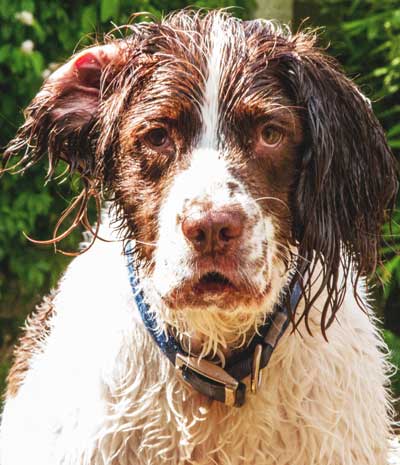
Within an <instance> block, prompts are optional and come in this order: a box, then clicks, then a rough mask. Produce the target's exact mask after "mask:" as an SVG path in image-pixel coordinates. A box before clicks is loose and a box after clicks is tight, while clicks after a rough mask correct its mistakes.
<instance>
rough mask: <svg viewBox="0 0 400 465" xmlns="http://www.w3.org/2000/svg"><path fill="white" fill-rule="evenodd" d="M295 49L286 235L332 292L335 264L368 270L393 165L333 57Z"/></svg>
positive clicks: (391, 189)
mask: <svg viewBox="0 0 400 465" xmlns="http://www.w3.org/2000/svg"><path fill="white" fill-rule="evenodd" d="M301 48H302V50H299V51H298V53H294V54H293V55H292V57H291V58H289V60H287V56H286V57H285V58H284V60H285V61H286V64H288V69H287V73H286V76H287V77H288V81H289V88H290V91H291V93H292V94H293V95H292V96H293V99H294V100H295V104H296V105H297V106H298V107H299V108H300V111H301V112H302V116H303V121H304V128H305V142H304V147H303V153H302V157H301V158H300V159H299V167H298V168H299V171H298V181H297V187H296V189H295V192H294V197H293V204H294V212H295V221H294V228H295V231H294V233H295V238H296V241H297V243H298V244H299V249H300V250H299V255H302V256H304V257H306V258H307V259H312V258H313V259H315V258H317V259H320V261H321V262H322V265H323V271H324V278H325V279H324V280H323V281H324V282H323V285H326V286H327V287H328V291H329V292H330V291H332V295H333V294H335V295H336V296H337V295H338V293H339V291H340V289H339V288H340V287H341V286H342V284H343V282H341V279H342V278H340V277H339V274H340V273H339V269H340V267H342V268H344V272H345V274H346V273H347V272H349V270H351V268H352V265H351V263H352V264H353V265H354V267H353V272H354V274H355V275H356V279H357V277H358V276H359V274H369V273H372V272H373V271H374V270H375V267H376V265H377V262H378V257H379V245H380V239H381V227H382V223H383V222H384V221H385V219H387V217H388V216H387V214H386V213H387V212H388V211H391V209H392V208H393V206H394V202H395V197H396V193H397V189H398V182H397V174H398V171H397V167H396V163H395V159H394V157H393V155H392V153H391V151H390V149H389V147H388V145H387V142H386V138H385V134H384V131H383V129H382V127H381V125H380V124H379V122H378V121H377V119H376V118H375V116H374V114H373V112H372V109H371V105H370V102H369V101H368V100H367V99H366V98H365V97H364V96H363V95H362V94H361V92H360V91H359V90H358V88H357V87H356V85H355V84H354V83H353V82H352V81H351V80H350V79H348V78H347V77H346V76H345V75H344V74H343V73H342V71H341V70H340V68H339V66H338V65H337V63H336V62H335V60H333V59H331V58H329V57H327V56H325V55H324V54H323V53H322V52H319V51H318V50H316V49H314V48H313V47H309V49H308V50H307V49H306V50H304V49H305V46H304V43H303V44H302V47H301ZM343 257H345V258H343ZM354 270H356V271H354ZM331 303H332V302H331ZM333 309H334V306H333ZM334 310H335V309H334Z"/></svg>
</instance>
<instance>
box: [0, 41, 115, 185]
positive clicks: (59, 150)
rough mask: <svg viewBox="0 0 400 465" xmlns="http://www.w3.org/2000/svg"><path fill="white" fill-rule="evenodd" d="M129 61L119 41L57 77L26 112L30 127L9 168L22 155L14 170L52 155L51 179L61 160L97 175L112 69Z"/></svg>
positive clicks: (81, 56)
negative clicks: (101, 116)
mask: <svg viewBox="0 0 400 465" xmlns="http://www.w3.org/2000/svg"><path fill="white" fill-rule="evenodd" d="M122 59H123V49H122V46H121V45H120V44H119V43H118V42H117V41H114V42H112V43H109V44H106V45H100V46H95V47H91V48H88V49H86V50H84V51H82V52H80V53H78V54H77V55H75V56H74V57H72V58H71V59H70V60H69V61H68V62H67V63H66V64H64V65H63V66H62V67H61V68H59V69H58V70H57V71H55V72H54V73H53V74H52V75H51V76H50V77H49V78H48V80H47V81H46V82H45V83H44V85H43V87H42V89H41V90H40V91H39V93H38V94H37V95H36V97H35V98H34V99H33V101H32V103H31V104H30V105H29V107H28V108H27V109H26V111H25V117H26V120H25V123H24V124H23V126H21V128H20V129H19V130H18V132H17V135H16V136H15V138H14V139H13V140H12V141H11V142H10V144H9V145H8V147H7V149H6V151H5V157H4V160H5V163H6V162H9V165H12V163H11V162H10V159H11V158H12V157H14V156H17V155H19V154H21V153H22V158H21V159H20V160H19V161H18V162H17V164H16V165H15V164H14V166H15V167H18V168H20V169H21V170H24V169H26V168H27V167H29V166H31V165H32V164H34V163H35V162H36V161H38V160H39V159H40V158H42V157H43V156H44V155H45V154H46V153H47V154H48V157H49V173H48V175H49V176H51V174H52V173H53V172H54V169H55V166H56V165H57V163H58V162H59V160H60V159H63V160H64V161H66V162H67V163H68V165H69V169H70V171H74V170H78V171H79V172H80V173H81V174H83V175H93V171H94V166H95V160H94V139H95V134H94V131H93V129H94V127H95V125H96V122H97V116H98V113H99V108H100V105H101V100H102V92H103V89H104V87H105V86H106V84H107V82H106V79H105V76H107V79H109V77H110V73H109V71H110V67H112V66H114V64H115V63H116V62H118V61H121V60H122Z"/></svg>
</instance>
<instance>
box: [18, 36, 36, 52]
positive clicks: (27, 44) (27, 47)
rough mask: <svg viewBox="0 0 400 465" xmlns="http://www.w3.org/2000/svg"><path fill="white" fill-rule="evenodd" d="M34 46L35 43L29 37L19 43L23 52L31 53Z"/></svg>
mask: <svg viewBox="0 0 400 465" xmlns="http://www.w3.org/2000/svg"><path fill="white" fill-rule="evenodd" d="M34 48H35V44H34V43H33V42H32V40H30V39H28V40H24V41H23V42H22V44H21V50H22V51H23V52H24V53H32V52H33V49H34Z"/></svg>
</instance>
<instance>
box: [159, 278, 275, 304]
mask: <svg viewBox="0 0 400 465" xmlns="http://www.w3.org/2000/svg"><path fill="white" fill-rule="evenodd" d="M269 288H270V286H269V284H268V283H265V286H263V287H262V288H261V289H260V288H259V287H258V286H256V285H255V284H253V283H252V282H251V281H246V282H244V281H240V280H237V279H233V278H231V277H227V276H225V275H223V274H221V273H219V272H215V271H212V272H208V273H205V274H203V275H202V276H200V277H199V278H193V279H188V280H185V281H184V282H183V283H181V284H180V285H179V286H177V287H175V288H174V289H173V290H172V291H171V292H169V293H168V295H166V296H164V302H165V303H166V304H167V306H168V307H169V308H170V309H171V310H184V309H185V308H198V309H201V308H210V307H213V308H216V309H218V310H226V311H229V310H233V309H236V308H238V307H241V306H251V307H252V306H258V305H259V304H260V303H261V302H262V301H263V300H264V299H265V296H266V295H267V294H268V292H269Z"/></svg>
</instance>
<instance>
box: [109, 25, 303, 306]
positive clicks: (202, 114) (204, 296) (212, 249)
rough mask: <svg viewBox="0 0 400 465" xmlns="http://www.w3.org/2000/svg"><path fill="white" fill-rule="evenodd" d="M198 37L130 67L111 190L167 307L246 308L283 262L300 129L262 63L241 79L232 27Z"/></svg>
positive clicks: (245, 46)
mask: <svg viewBox="0 0 400 465" xmlns="http://www.w3.org/2000/svg"><path fill="white" fill-rule="evenodd" d="M200 24H201V23H200ZM202 26H203V29H200V30H199V31H198V34H200V35H201V39H200V37H199V36H196V35H195V33H194V32H191V34H190V35H189V36H188V37H185V36H184V35H179V34H178V35H177V36H176V37H175V36H172V37H168V39H169V40H168V41H166V43H165V44H164V43H161V44H160V45H158V43H157V42H156V44H155V46H154V48H155V50H154V51H153V53H151V54H147V53H143V54H142V55H141V56H139V57H138V60H140V62H141V66H142V67H143V68H142V70H141V71H137V72H139V73H143V74H146V75H147V76H143V77H140V78H139V79H140V82H141V88H140V91H139V92H137V94H136V95H134V96H133V98H132V100H131V101H130V105H129V109H128V111H127V112H126V113H125V114H124V115H123V119H122V121H121V128H120V136H119V141H120V143H119V147H118V151H117V153H115V152H114V153H113V162H112V167H111V169H110V171H111V172H112V173H113V175H112V177H113V179H112V180H111V182H112V183H113V191H114V192H115V194H116V198H117V199H118V202H120V204H121V206H122V209H123V211H124V215H125V217H126V220H127V224H128V227H129V230H130V231H134V237H135V238H136V240H137V242H136V247H137V250H138V251H139V254H140V258H141V261H142V264H144V265H145V268H146V269H145V273H147V275H149V276H150V277H151V280H152V284H153V286H154V288H155V289H156V291H157V293H158V294H159V295H160V296H161V298H162V300H163V302H164V303H165V304H166V305H167V306H168V307H169V308H173V309H187V308H188V307H195V308H199V307H201V308H204V307H210V306H213V307H214V306H216V307H218V308H220V309H232V308H236V307H238V306H239V305H246V306H248V305H253V304H254V305H256V306H258V304H260V303H261V302H263V301H264V300H265V297H266V295H267V294H268V293H269V292H270V291H271V287H274V289H275V288H276V284H275V286H272V285H271V281H272V280H273V278H276V279H277V278H279V277H281V278H282V276H283V274H284V272H285V265H287V264H288V261H289V256H288V251H289V249H288V247H289V244H290V241H291V231H292V217H291V213H290V207H289V204H290V192H291V189H292V187H293V180H294V179H295V175H296V164H297V162H298V159H299V156H300V147H301V142H302V124H301V121H300V115H299V113H297V110H296V108H295V107H294V105H293V102H292V101H291V99H290V97H289V95H288V92H286V91H285V89H284V87H283V83H282V82H280V79H279V77H278V76H276V66H274V64H272V65H271V69H269V68H268V67H265V68H264V69H261V70H260V71H258V72H255V73H252V72H248V71H246V70H249V69H254V68H256V67H257V65H258V60H259V57H258V55H259V52H260V51H259V47H262V44H257V43H254V41H253V42H252V39H251V36H249V35H248V34H247V31H246V28H242V27H241V23H237V22H231V21H226V20H224V19H223V18H219V17H216V18H215V20H214V21H209V22H208V23H206V24H202ZM175 34H177V33H176V31H175ZM189 64H190V68H188V67H189ZM136 69H138V68H136ZM284 262H286V263H284ZM279 284H280V285H281V283H279ZM278 287H280V286H278Z"/></svg>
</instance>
